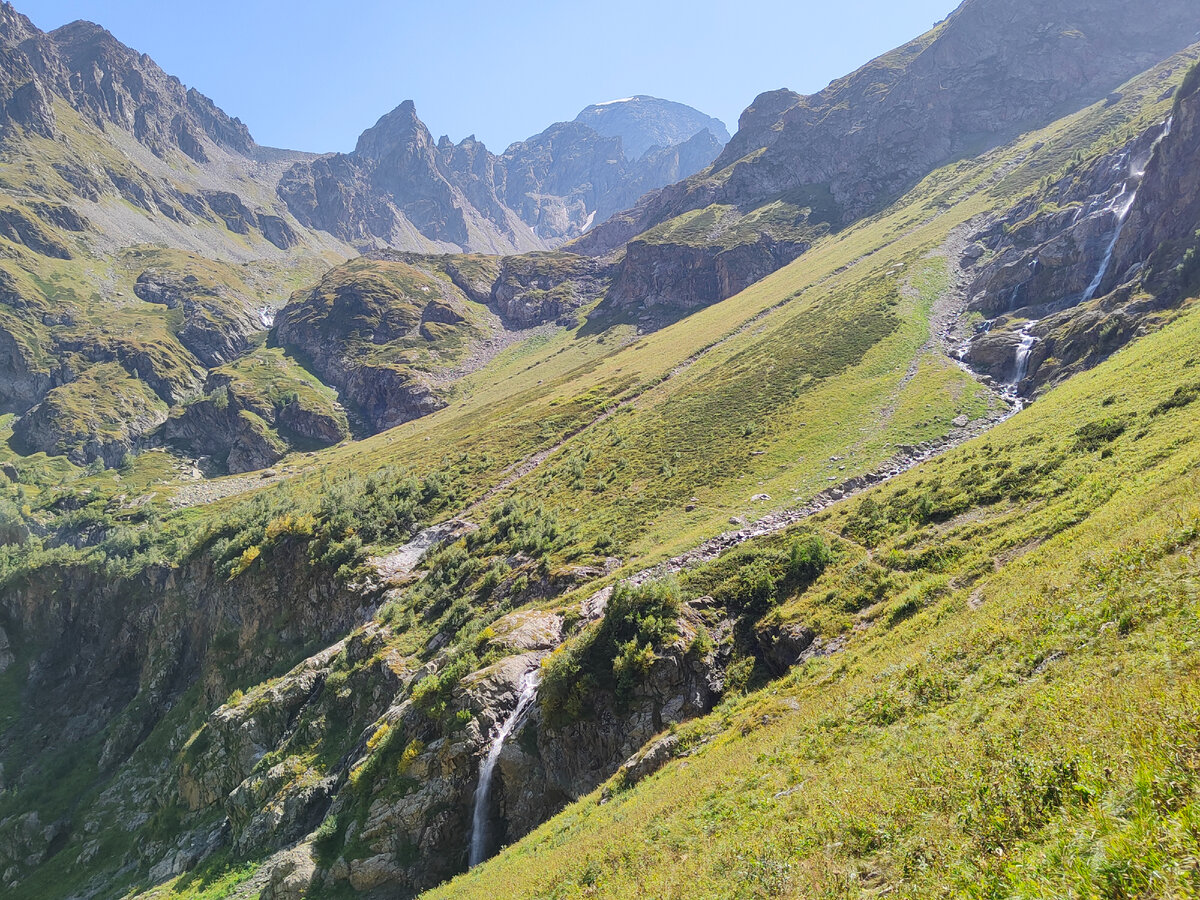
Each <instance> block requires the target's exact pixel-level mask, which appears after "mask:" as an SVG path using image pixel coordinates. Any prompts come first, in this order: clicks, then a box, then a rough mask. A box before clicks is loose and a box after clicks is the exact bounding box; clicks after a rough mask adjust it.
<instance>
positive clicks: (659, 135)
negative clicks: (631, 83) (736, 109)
mask: <svg viewBox="0 0 1200 900" xmlns="http://www.w3.org/2000/svg"><path fill="white" fill-rule="evenodd" d="M575 121H576V122H578V123H580V124H581V125H587V126H588V127H589V128H591V129H592V130H593V131H595V132H597V133H599V134H601V135H603V136H605V137H616V138H620V139H621V145H622V147H623V148H624V150H625V154H626V156H628V157H629V158H630V159H640V158H641V157H643V156H645V155H646V153H647V152H648V151H650V150H652V149H656V148H657V149H662V148H664V147H674V146H675V145H677V144H682V143H685V142H686V141H688V140H689V139H691V138H692V137H693V136H695V135H697V134H700V133H701V132H702V131H707V132H708V133H709V134H711V135H712V136H713V137H714V138H715V139H716V140H717V142H718V143H720V144H721V145H722V146H724V145H725V144H727V143H728V142H729V130H728V129H727V128H726V127H725V123H724V122H722V121H721V120H720V119H714V118H712V117H711V116H706V115H704V113H702V112H700V111H698V110H695V109H692V108H691V107H690V106H685V105H684V104H682V103H674V102H672V101H670V100H660V99H659V98H657V97H647V96H645V95H642V94H639V95H638V96H636V97H626V98H625V99H623V100H612V101H609V102H608V103H597V104H594V105H592V106H589V107H588V108H587V109H585V110H584V111H583V112H581V113H580V114H579V115H578V116H576V117H575Z"/></svg>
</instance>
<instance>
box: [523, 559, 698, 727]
mask: <svg viewBox="0 0 1200 900" xmlns="http://www.w3.org/2000/svg"><path fill="white" fill-rule="evenodd" d="M680 603H681V594H680V589H679V584H678V583H677V582H676V581H675V580H674V579H667V580H663V581H654V582H650V583H649V584H646V585H642V586H641V587H632V586H630V585H628V584H624V583H622V584H618V585H617V586H616V587H615V588H614V589H613V593H612V597H610V598H609V601H608V606H607V608H606V609H605V611H604V617H603V618H602V619H601V620H600V621H599V622H598V623H597V624H596V625H593V626H592V627H591V628H589V629H588V630H587V631H585V632H584V633H583V634H582V635H581V636H580V637H579V639H578V640H576V641H574V642H571V643H569V644H565V645H563V646H562V647H560V648H559V649H558V650H556V651H555V652H554V653H552V654H550V656H549V657H547V658H546V660H545V661H544V662H543V663H542V684H541V687H540V688H539V690H538V698H539V702H540V703H541V707H542V713H543V715H544V716H545V718H546V723H547V724H548V725H550V726H551V727H552V728H554V727H562V726H563V725H566V724H569V723H571V722H574V721H577V720H579V719H581V718H583V716H584V715H586V712H587V710H588V709H589V708H591V707H592V706H593V705H594V699H595V697H594V695H595V693H596V692H597V691H598V690H610V691H612V692H613V693H614V695H615V697H616V698H617V700H618V701H624V700H628V699H629V698H630V697H631V696H632V695H633V693H634V691H635V690H636V688H637V685H638V684H639V683H640V682H641V681H642V680H643V679H644V678H645V676H646V675H647V674H648V673H649V672H650V668H651V667H652V666H653V664H654V659H655V654H656V652H657V651H658V650H660V649H662V647H663V646H664V645H665V644H666V643H667V642H668V641H670V640H672V639H674V638H675V637H676V636H677V635H678V634H679V626H678V619H679V608H680Z"/></svg>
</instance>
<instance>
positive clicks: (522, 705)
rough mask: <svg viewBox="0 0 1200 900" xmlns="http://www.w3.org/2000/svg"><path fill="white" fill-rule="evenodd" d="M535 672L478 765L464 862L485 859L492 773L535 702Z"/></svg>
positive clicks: (475, 863) (523, 686)
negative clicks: (472, 811)
mask: <svg viewBox="0 0 1200 900" xmlns="http://www.w3.org/2000/svg"><path fill="white" fill-rule="evenodd" d="M537 688H538V670H537V669H534V670H533V671H532V672H529V673H527V674H526V675H525V678H524V679H523V680H522V681H521V695H520V696H519V697H518V698H517V705H516V707H515V708H514V709H513V711H512V714H511V715H509V717H508V718H507V719H505V720H504V722H503V723H501V725H500V728H499V730H497V732H496V736H495V737H494V738H492V745H491V747H489V748H488V752H487V756H485V757H484V758H483V762H482V763H480V765H479V784H478V785H477V786H476V788H475V811H474V813H473V814H472V816H471V851H470V855H469V856H468V857H467V862H468V864H469V865H471V866H477V865H479V863H481V862H483V861H484V860H485V859H487V852H488V806H489V800H490V797H491V792H492V776H493V775H494V774H495V772H496V763H498V762H499V761H500V752H501V751H502V750H503V749H504V742H505V741H507V740H508V739H509V738H510V737H512V734H513V732H514V731H516V730H517V726H518V725H520V724H521V722H522V721H523V720H524V718H525V714H526V713H527V712H528V711H529V708H530V707H531V706H533V701H534V700H535V699H536V698H537Z"/></svg>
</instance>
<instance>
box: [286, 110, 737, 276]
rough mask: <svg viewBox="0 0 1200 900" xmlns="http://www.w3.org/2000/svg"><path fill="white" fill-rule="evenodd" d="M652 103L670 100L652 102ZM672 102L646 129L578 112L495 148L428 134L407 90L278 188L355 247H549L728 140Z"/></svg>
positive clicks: (316, 223) (309, 218) (310, 219)
mask: <svg viewBox="0 0 1200 900" xmlns="http://www.w3.org/2000/svg"><path fill="white" fill-rule="evenodd" d="M648 99H649V98H648ZM659 104H666V102H665V101H654V102H653V104H647V105H648V106H650V107H651V108H652V109H655V110H657V109H659V106H658V105H659ZM676 106H680V105H679V104H666V109H665V111H661V112H660V113H659V114H658V115H656V116H655V115H652V116H651V119H653V120H654V121H653V122H650V123H645V124H644V125H643V126H641V130H639V128H638V127H634V126H631V125H621V124H620V123H617V122H610V121H609V119H608V118H606V117H601V118H597V117H596V116H593V115H582V116H581V118H580V119H577V120H576V121H574V122H559V123H557V124H555V125H552V126H550V127H549V128H548V129H546V130H545V131H543V132H542V133H541V134H538V135H535V136H533V137H531V138H529V139H528V140H526V141H521V142H518V143H516V144H513V145H512V146H511V147H509V148H508V149H507V150H506V151H505V152H504V153H503V154H501V155H499V156H496V155H494V154H492V153H491V152H489V151H488V149H487V147H485V146H484V145H483V144H482V143H480V142H479V141H477V140H475V138H474V137H468V138H466V139H465V140H463V141H462V142H460V143H458V144H455V143H453V142H452V141H451V140H450V139H449V138H446V137H443V138H442V139H441V140H440V141H438V142H437V143H436V144H435V143H434V141H433V136H432V135H431V134H430V133H429V130H428V129H427V128H426V127H425V125H424V123H422V122H421V120H420V119H419V118H417V115H416V109H415V107H414V105H413V103H412V101H406V102H405V103H403V104H401V105H400V106H399V107H397V108H396V109H395V110H393V111H392V112H390V113H388V114H387V115H386V116H384V117H383V118H382V119H380V120H379V122H378V123H376V125H375V126H374V127H373V128H371V129H369V130H367V131H365V132H364V133H363V135H362V136H361V137H360V138H359V141H358V146H357V147H356V148H355V150H354V152H353V153H349V154H336V155H332V156H325V157H321V158H319V159H316V160H312V161H309V162H304V163H298V164H297V165H295V166H293V167H292V168H291V169H290V170H288V172H286V173H285V175H284V177H283V179H282V180H281V182H280V184H279V195H280V197H282V198H283V200H284V201H285V202H286V203H287V205H288V208H289V209H290V210H291V211H292V212H293V214H295V216H296V217H297V218H298V219H299V220H300V221H301V222H303V223H304V224H305V225H308V226H310V227H313V228H318V229H321V230H323V231H328V232H330V233H331V234H334V235H336V236H337V237H339V238H341V239H342V240H345V241H348V242H350V243H353V244H355V245H356V246H359V247H361V248H374V249H378V248H382V247H390V248H392V249H397V250H408V251H419V252H436V251H437V250H443V251H445V250H463V251H467V252H488V253H497V254H509V253H519V252H523V251H528V250H538V249H546V248H552V247H556V246H558V245H559V244H561V243H563V242H564V241H566V240H569V239H571V238H574V237H578V236H579V235H580V234H582V233H583V232H584V231H586V230H587V229H588V228H589V227H591V226H592V225H593V224H595V223H598V222H602V221H604V220H605V219H606V218H607V217H608V216H610V215H611V214H612V213H614V212H616V211H618V210H621V209H625V208H627V207H628V206H630V205H632V204H633V203H634V202H636V201H637V199H638V198H639V197H641V196H642V194H644V193H646V192H647V191H650V190H654V189H656V188H659V187H662V186H663V185H665V184H670V183H672V182H673V181H677V180H678V179H680V178H684V177H686V176H688V175H690V174H692V173H694V172H696V171H699V170H700V169H702V168H704V167H705V166H707V165H708V164H709V163H710V162H712V160H713V159H714V158H715V157H716V155H717V153H719V152H720V149H721V147H722V146H724V141H725V139H727V135H725V133H724V129H723V127H722V128H720V129H717V127H716V125H712V124H711V121H713V120H709V119H708V118H707V117H706V116H703V115H702V114H700V113H696V112H695V111H694V110H690V109H689V108H688V107H681V106H680V109H681V110H682V111H677V110H675V107H676ZM585 112H586V111H585ZM600 122H608V124H607V125H605V126H604V128H605V131H604V133H601V132H600V131H599V130H597V129H596V128H593V127H592V123H596V124H599V123H600ZM693 123H694V124H696V125H697V127H696V128H695V129H694V130H691V131H686V129H687V128H688V127H690V124H693ZM718 124H719V123H718ZM685 131H686V133H684V132H685ZM623 133H625V134H628V135H630V137H631V139H632V140H634V141H636V142H637V145H638V146H639V147H641V145H642V143H644V140H646V139H647V137H646V136H647V135H649V134H653V135H654V136H655V139H656V140H657V141H659V142H660V143H655V144H653V145H647V146H644V147H641V151H640V152H639V153H637V154H630V153H629V151H628V150H627V148H626V147H625V146H624V144H623V140H624V137H623Z"/></svg>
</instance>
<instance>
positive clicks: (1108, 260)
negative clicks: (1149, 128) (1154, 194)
mask: <svg viewBox="0 0 1200 900" xmlns="http://www.w3.org/2000/svg"><path fill="white" fill-rule="evenodd" d="M1174 124H1175V119H1174V117H1172V118H1169V119H1167V123H1166V124H1165V125H1164V126H1163V130H1162V133H1161V134H1159V136H1158V137H1157V138H1155V139H1154V143H1153V144H1151V145H1150V153H1149V156H1148V157H1147V160H1146V165H1149V161H1150V160H1151V159H1153V158H1154V151H1155V150H1157V149H1158V145H1159V144H1161V143H1162V142H1163V141H1165V140H1166V139H1167V138H1168V137H1169V136H1170V134H1171V127H1172V126H1173V125H1174ZM1146 165H1143V166H1137V167H1134V168H1133V170H1132V171H1131V172H1130V173H1129V174H1130V180H1129V181H1126V182H1125V185H1124V187H1122V188H1121V193H1120V194H1118V195H1117V198H1116V199H1115V200H1114V201H1113V202H1112V205H1111V207H1110V209H1113V210H1115V211H1116V214H1117V228H1116V231H1115V232H1113V236H1112V240H1111V241H1109V242H1108V247H1107V249H1106V250H1105V251H1104V258H1103V259H1102V260H1101V262H1100V269H1099V271H1097V272H1096V277H1095V278H1093V279H1092V283H1091V284H1089V285H1088V288H1087V290H1086V291H1084V292H1083V299H1082V301H1081V302H1083V303H1087V302H1088V301H1089V300H1091V299H1093V298H1094V297H1095V296H1096V292H1097V291H1098V290H1100V286H1101V285H1102V284H1104V279H1105V278H1106V277H1107V275H1108V269H1109V267H1110V266H1111V265H1112V258H1113V252H1114V251H1115V250H1116V249H1117V243H1118V242H1119V241H1120V240H1121V234H1122V233H1123V232H1124V231H1125V220H1126V219H1128V218H1129V212H1130V210H1132V209H1133V204H1134V202H1135V201H1136V200H1137V195H1138V191H1139V190H1141V187H1142V180H1143V179H1144V178H1145V177H1146ZM1131 183H1132V185H1133V187H1132V189H1131V188H1130V184H1131ZM1126 198H1128V199H1126Z"/></svg>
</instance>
